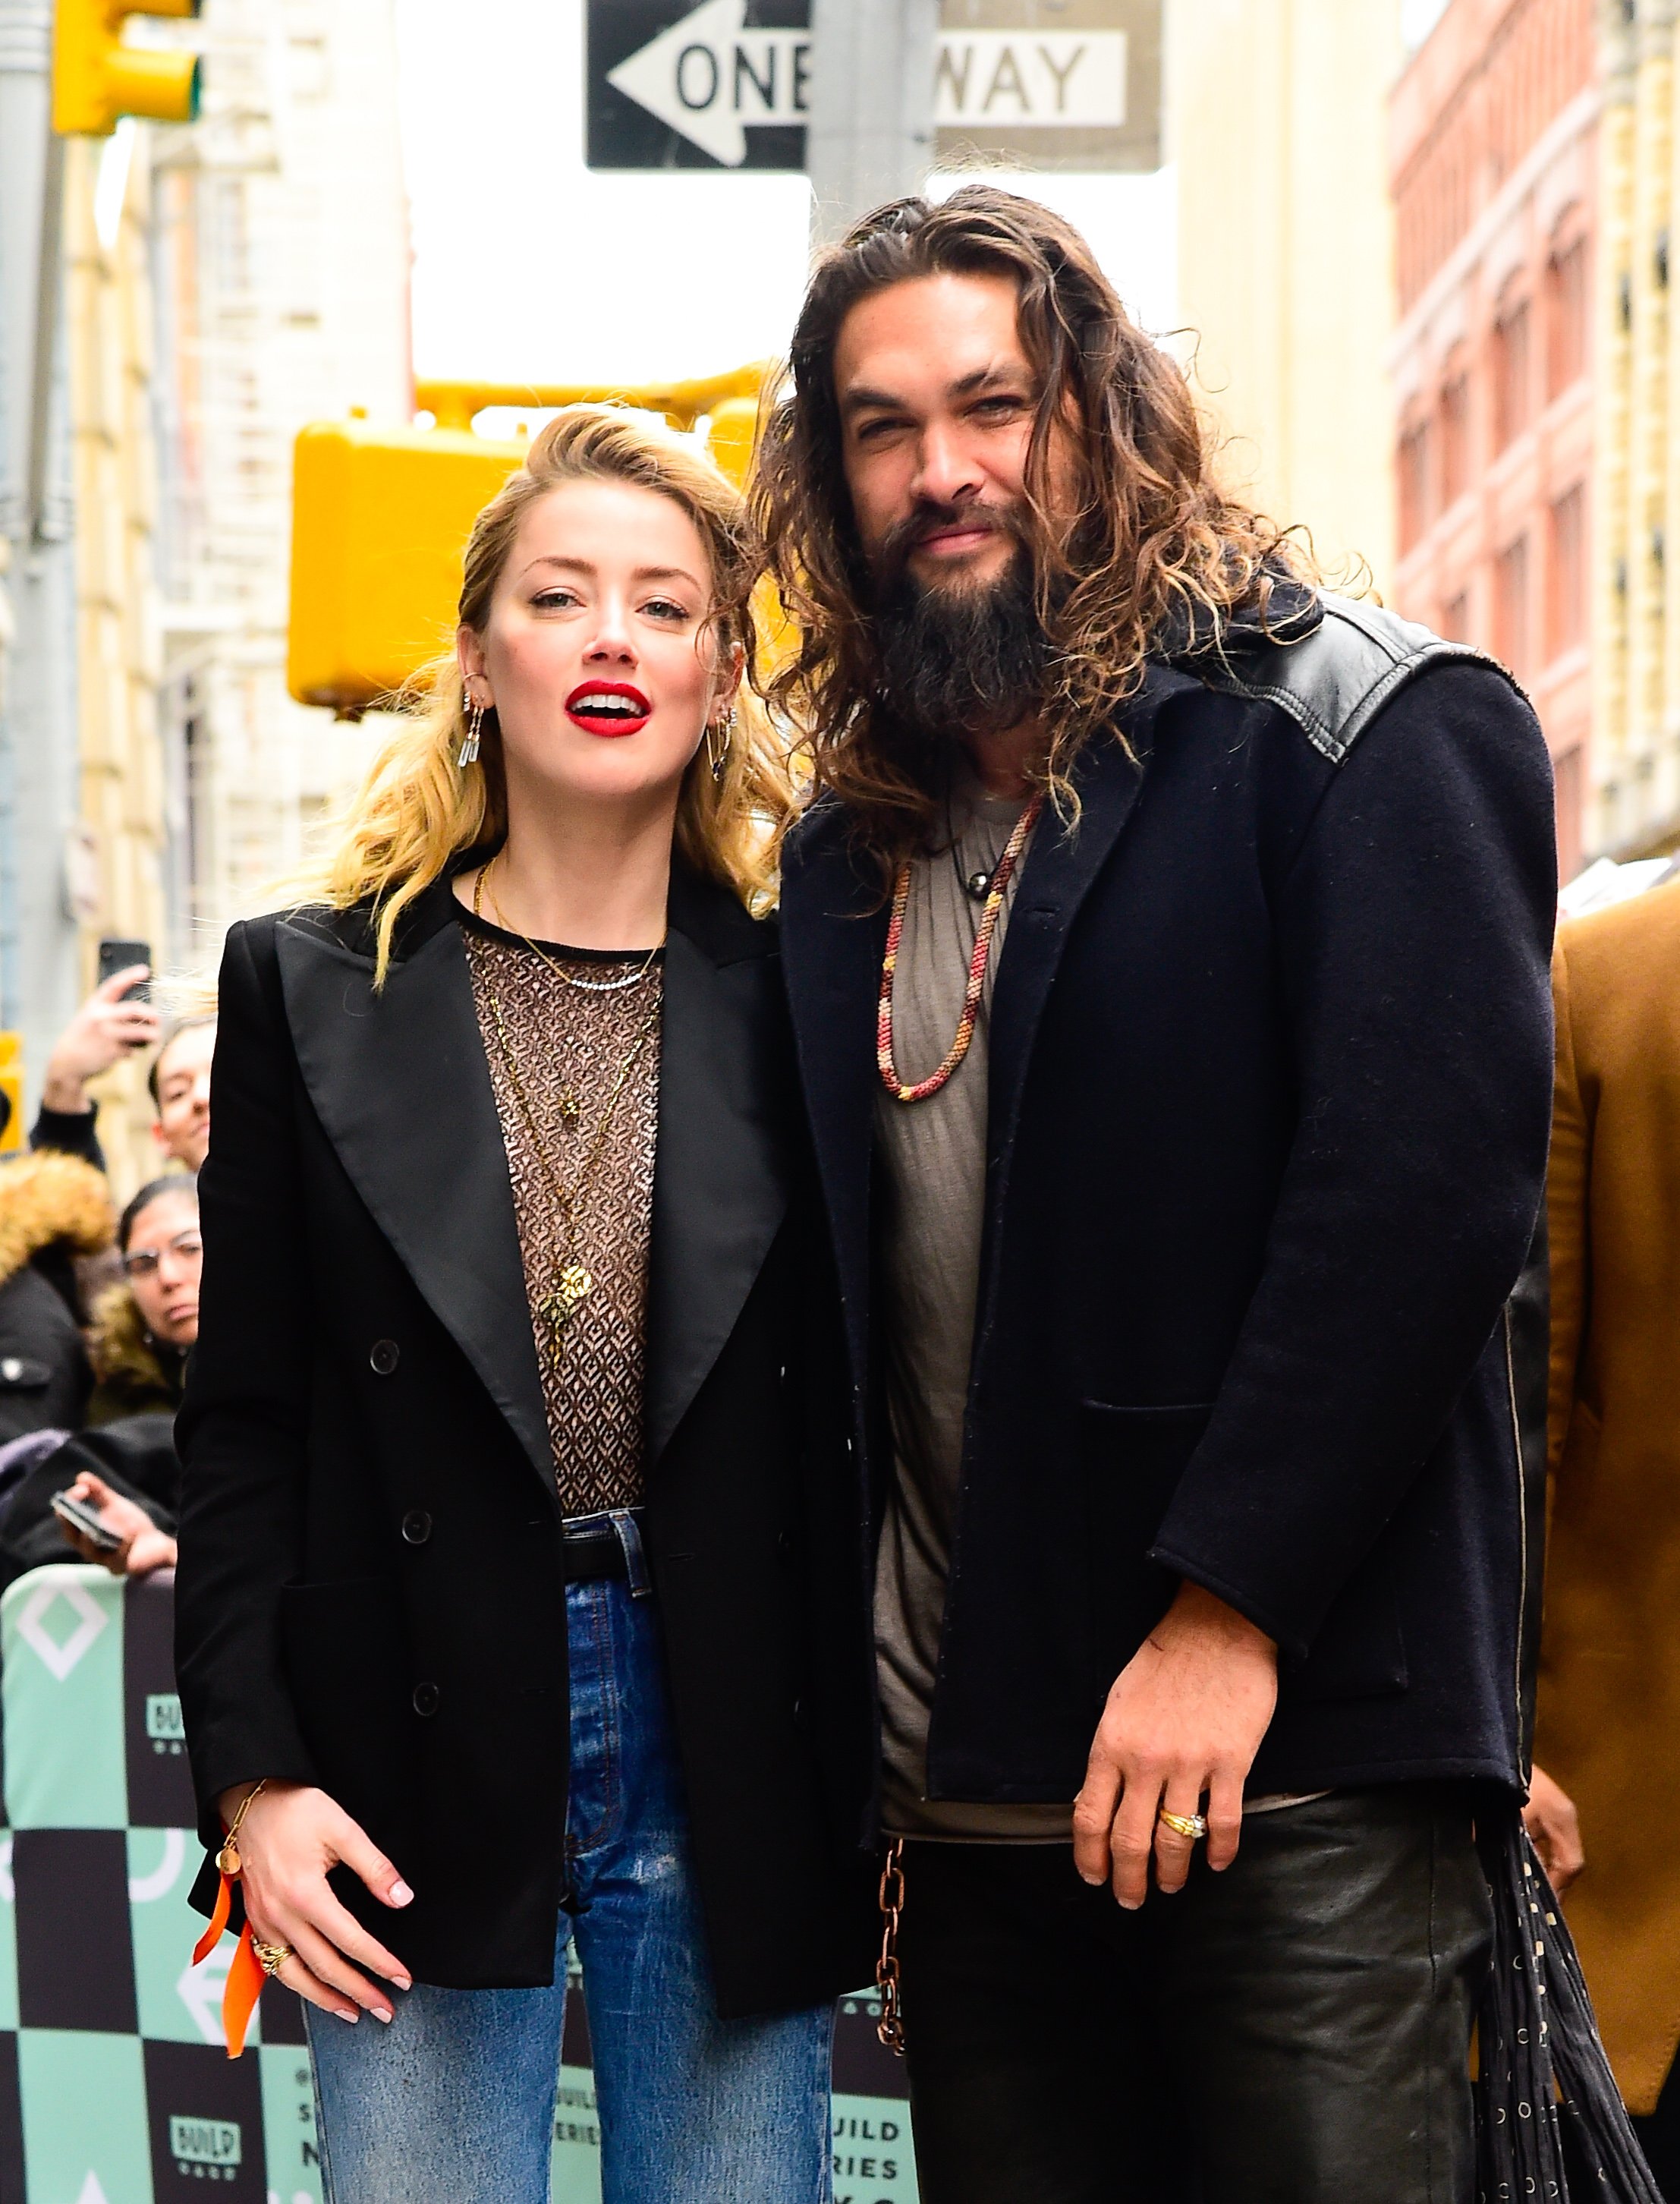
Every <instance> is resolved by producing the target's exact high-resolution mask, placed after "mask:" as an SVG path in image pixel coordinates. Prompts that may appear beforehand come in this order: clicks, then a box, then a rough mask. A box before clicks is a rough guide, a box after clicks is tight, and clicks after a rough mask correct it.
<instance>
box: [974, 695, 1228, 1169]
mask: <svg viewBox="0 0 1680 2204" xmlns="http://www.w3.org/2000/svg"><path fill="white" fill-rule="evenodd" d="M1200 685H1201V684H1199V683H1198V682H1197V681H1195V680H1193V679H1192V678H1191V677H1190V676H1189V675H1187V674H1182V673H1177V672H1173V671H1171V670H1170V669H1168V668H1167V667H1159V666H1151V668H1150V671H1149V672H1148V675H1147V677H1146V678H1145V686H1144V688H1143V690H1141V692H1140V693H1139V696H1138V697H1137V699H1136V700H1135V702H1133V704H1132V705H1131V706H1130V707H1129V708H1128V709H1127V713H1126V714H1125V716H1124V719H1123V720H1122V721H1121V725H1122V726H1123V727H1124V730H1125V733H1126V738H1127V743H1129V744H1130V745H1131V749H1132V751H1133V755H1132V756H1128V755H1127V751H1126V749H1123V748H1122V747H1121V744H1119V743H1118V742H1115V741H1113V740H1111V739H1108V738H1099V739H1098V740H1097V741H1096V742H1095V743H1093V744H1091V747H1090V748H1089V749H1087V750H1086V752H1085V756H1084V758H1083V759H1082V760H1081V761H1080V765H1079V767H1078V768H1077V771H1076V773H1075V777H1074V785H1075V786H1076V787H1077V789H1078V791H1079V794H1080V817H1079V821H1078V823H1077V824H1076V825H1075V826H1074V827H1073V828H1072V829H1071V830H1070V829H1069V828H1068V827H1063V826H1062V824H1061V822H1060V821H1059V820H1058V819H1057V818H1056V814H1055V812H1054V810H1053V809H1050V807H1049V806H1048V805H1047V806H1046V807H1045V810H1044V817H1043V819H1042V820H1041V821H1040V822H1039V825H1038V831H1037V832H1035V834H1034V835H1033V837H1032V847H1031V848H1030V849H1029V850H1028V851H1027V853H1026V863H1025V864H1024V865H1023V866H1022V868H1021V874H1020V886H1018V887H1017V889H1016V891H1015V907H1014V909H1012V910H1011V912H1010V914H1009V932H1008V933H1007V935H1006V936H1005V938H1004V944H1003V957H1002V958H1001V959H1000V961H999V963H998V967H997V982H996V985H995V987H994V989H993V992H992V999H991V1024H990V1029H989V1031H990V1047H991V1067H990V1086H989V1088H988V1094H989V1103H988V1113H989V1136H988V1141H987V1147H988V1150H989V1176H990V1180H991V1190H992V1194H994V1195H995V1194H997V1191H998V1190H999V1188H1000V1187H1001V1184H1002V1182H1003V1179H1004V1178H1006V1177H1007V1176H1008V1172H1009V1158H1010V1155H1011V1152H1012V1151H1013V1148H1014V1146H1015V1127H1016V1124H1017V1123H1018V1122H1019V1120H1020V1100H1021V1094H1022V1092H1023V1090H1024V1089H1025V1087H1026V1073H1027V1067H1028V1065H1029V1063H1031V1061H1032V1043H1033V1040H1034V1039H1035V1037H1036V1035H1037V1034H1038V1020H1039V1018H1040V1017H1041V1016H1042V1015H1043V1013H1044V1004H1045V1003H1046V1002H1047V1001H1048V1000H1049V998H1050V988H1051V986H1052V985H1053V984H1054V982H1055V980H1056V969H1057V967H1058V966H1059V965H1060V963H1061V962H1062V952H1063V951H1064V950H1065V949H1066V948H1067V945H1068V933H1069V930H1070V929H1071V927H1072V926H1073V923H1074V919H1075V918H1076V917H1077V915H1078V914H1079V909H1080V904H1082V903H1083V902H1084V900H1085V896H1086V894H1087V893H1088V892H1089V891H1090V888H1091V883H1092V882H1093V881H1094V880H1096V878H1097V874H1098V873H1099V872H1101V870H1102V869H1103V865H1104V864H1105V863H1106V862H1108V859H1109V855H1110V854H1111V852H1112V851H1113V850H1114V847H1115V843H1116V842H1117V841H1118V840H1119V839H1120V836H1121V829H1122V828H1123V827H1125V825H1126V822H1127V820H1128V819H1129V818H1130V817H1131V815H1132V808H1133V804H1135V803H1136V802H1137V800H1138V796H1139V791H1140V790H1141V789H1142V787H1143V785H1144V780H1145V774H1146V773H1147V771H1148V767H1149V761H1150V756H1151V751H1152V749H1153V745H1154V735H1155V721H1156V714H1158V713H1159V711H1160V709H1161V708H1162V705H1163V704H1165V703H1166V702H1168V700H1169V699H1170V698H1171V697H1173V696H1178V695H1180V694H1181V693H1184V692H1186V691H1188V690H1194V689H1198V688H1199V687H1200ZM991 1206H992V1204H991V1201H989V1202H988V1210H989V1211H990V1210H991Z"/></svg>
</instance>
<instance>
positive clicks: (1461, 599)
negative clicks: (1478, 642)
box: [1440, 590, 1470, 643]
mask: <svg viewBox="0 0 1680 2204" xmlns="http://www.w3.org/2000/svg"><path fill="white" fill-rule="evenodd" d="M1440 631H1441V633H1442V634H1443V635H1444V636H1445V637H1446V640H1447V641H1448V642H1449V643H1468V642H1469V641H1470V591H1469V590H1459V592H1458V595H1457V596H1456V597H1449V598H1448V599H1447V601H1446V603H1445V604H1444V605H1443V606H1442V607H1441V608H1440Z"/></svg>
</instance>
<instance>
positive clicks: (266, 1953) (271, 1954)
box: [251, 1936, 298, 1975]
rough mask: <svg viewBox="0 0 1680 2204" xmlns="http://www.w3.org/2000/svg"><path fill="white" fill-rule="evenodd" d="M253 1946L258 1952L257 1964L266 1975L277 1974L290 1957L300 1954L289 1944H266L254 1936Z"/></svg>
mask: <svg viewBox="0 0 1680 2204" xmlns="http://www.w3.org/2000/svg"><path fill="white" fill-rule="evenodd" d="M251 1950H252V1951H253V1952H255V1953H256V1954H257V1965H258V1966H260V1967H261V1968H262V1970H263V1973H264V1974H265V1975H277V1974H278V1973H279V1972H280V1970H281V1968H282V1967H283V1966H284V1965H285V1964H286V1962H287V1960H288V1959H294V1958H296V1957H297V1956H298V1955H297V1953H296V1952H294V1951H293V1949H292V1946H290V1945H289V1944H264V1943H263V1941H262V1940H260V1938H258V1937H256V1936H253V1937H252V1938H251Z"/></svg>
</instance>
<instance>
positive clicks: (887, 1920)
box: [875, 1837, 904, 2059]
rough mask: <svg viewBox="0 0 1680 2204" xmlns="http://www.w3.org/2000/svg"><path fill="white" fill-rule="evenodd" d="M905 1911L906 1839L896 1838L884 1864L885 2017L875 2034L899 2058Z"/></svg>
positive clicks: (880, 1978) (881, 1961)
mask: <svg viewBox="0 0 1680 2204" xmlns="http://www.w3.org/2000/svg"><path fill="white" fill-rule="evenodd" d="M903 1910H904V1840H903V1838H902V1837H895V1838H894V1839H893V1840H892V1842H891V1843H890V1845H889V1846H887V1856H886V1858H885V1860H884V1862H883V1863H882V1867H881V1956H880V1958H878V1959H877V1961H876V1962H875V1988H877V1989H878V1991H879V1992H880V1995H881V2017H880V2018H879V2019H878V2021H877V2022H876V2023H875V2033H876V2035H878V2036H879V2037H880V2039H881V2042H882V2045H883V2047H884V2048H885V2049H886V2050H888V2051H890V2052H891V2053H892V2055H893V2057H894V2058H895V2059H902V2057H903V2056H904V2005H903V1988H902V1983H901V1982H900V1981H899V1978H898V1917H899V1915H900V1914H901V1913H902V1911H903Z"/></svg>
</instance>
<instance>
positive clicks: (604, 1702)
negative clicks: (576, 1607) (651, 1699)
mask: <svg viewBox="0 0 1680 2204" xmlns="http://www.w3.org/2000/svg"><path fill="white" fill-rule="evenodd" d="M588 1597H589V1626H590V1629H591V1631H592V1632H593V1633H594V1637H595V1660H596V1665H597V1668H598V1669H599V1672H600V1733H601V1756H600V1757H601V1810H600V1818H599V1820H598V1821H597V1822H595V1825H594V1827H593V1828H590V1829H589V1830H587V1831H584V1832H580V1833H578V1834H576V1835H574V1834H571V1832H570V1831H568V1832H567V1837H566V1846H565V1850H566V1853H567V1856H568V1857H570V1858H572V1859H577V1858H578V1857H581V1855H582V1854H583V1853H584V1852H587V1851H594V1850H595V1847H596V1846H598V1845H600V1844H603V1843H605V1842H606V1838H607V1836H608V1834H610V1832H611V1830H612V1825H613V1822H614V1821H615V1820H616V1818H617V1816H618V1696H617V1694H616V1692H614V1691H613V1689H612V1619H611V1617H610V1615H609V1614H608V1612H607V1603H606V1600H604V1599H602V1598H600V1597H599V1596H598V1595H597V1593H596V1591H595V1589H594V1587H593V1586H591V1587H590V1589H589V1594H588ZM573 1796H574V1797H575V1796H576V1792H575V1791H574V1792H573Z"/></svg>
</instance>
